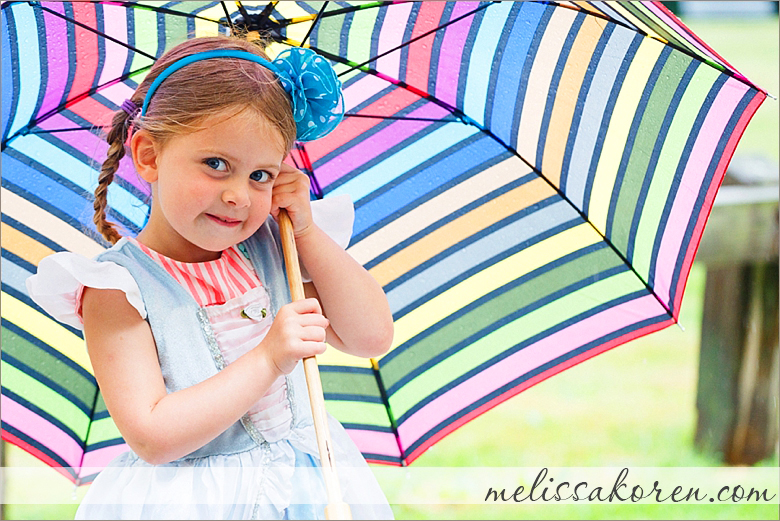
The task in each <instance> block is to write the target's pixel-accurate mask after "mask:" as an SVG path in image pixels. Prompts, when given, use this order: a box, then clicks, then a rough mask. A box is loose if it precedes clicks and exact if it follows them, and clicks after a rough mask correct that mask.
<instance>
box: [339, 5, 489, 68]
mask: <svg viewBox="0 0 780 521" xmlns="http://www.w3.org/2000/svg"><path fill="white" fill-rule="evenodd" d="M492 3H495V1H494V2H492ZM492 3H490V4H487V3H486V4H482V5H481V6H479V7H477V8H476V9H474V10H473V11H469V12H468V13H465V14H463V15H461V16H459V17H457V18H455V19H454V20H449V21H448V22H447V23H444V24H442V25H440V26H438V27H434V28H433V29H431V30H430V31H426V32H424V33H422V34H420V35H417V36H415V37H414V38H412V39H411V40H409V41H406V42H404V43H402V44H401V45H398V46H396V47H393V48H392V49H388V50H387V51H385V52H383V53H381V54H377V55H376V56H374V57H373V58H369V59H368V60H366V61H364V62H363V63H360V64H358V65H353V66H352V67H351V68H350V69H347V70H346V71H343V72H340V73H339V74H338V75H339V76H344V75H345V74H348V73H350V72H352V71H354V70H355V69H360V68H361V67H363V66H364V65H367V64H369V63H371V62H373V61H376V60H378V59H379V58H381V57H383V56H387V55H388V54H390V53H392V52H395V51H397V50H399V49H402V48H404V47H406V46H408V45H411V44H413V43H414V42H416V41H417V40H420V39H421V38H425V37H426V36H430V35H431V34H433V33H435V32H437V31H439V30H440V29H444V28H445V27H447V26H448V25H451V24H454V23H455V22H459V21H460V20H463V19H464V18H466V17H467V16H471V15H473V14H474V13H477V12H479V11H481V10H483V9H485V8H487V7H488V6H490V5H492Z"/></svg>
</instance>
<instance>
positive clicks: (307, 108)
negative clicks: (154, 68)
mask: <svg viewBox="0 0 780 521" xmlns="http://www.w3.org/2000/svg"><path fill="white" fill-rule="evenodd" d="M212 58H238V59H240V60H247V61H251V62H255V63H259V64H260V65H262V66H263V67H265V68H267V69H268V70H270V71H271V72H273V73H274V74H275V75H276V77H277V78H278V79H279V81H280V82H281V84H282V87H283V88H284V90H285V92H287V94H288V95H289V96H290V104H291V106H292V112H293V118H294V119H295V124H296V128H297V135H296V139H297V140H298V141H312V140H314V139H319V138H321V137H323V136H326V135H327V134H329V133H330V132H331V131H332V130H333V129H335V128H336V126H337V125H338V124H339V123H340V122H341V119H342V118H343V117H344V97H343V96H342V94H341V81H339V79H338V77H337V76H336V73H335V72H334V70H333V67H331V65H330V63H328V61H327V60H325V59H324V58H322V57H321V56H319V55H318V54H317V53H315V52H314V51H312V50H311V49H301V48H295V49H287V50H285V51H282V52H281V53H279V55H278V56H277V57H276V59H275V60H274V61H272V62H269V61H268V60H266V59H264V58H262V57H261V56H258V55H256V54H253V53H251V52H247V51H235V50H229V49H223V50H215V51H204V52H199V53H196V54H191V55H189V56H185V57H184V58H181V59H179V60H176V61H175V62H173V63H172V64H170V65H169V66H168V67H166V69H165V70H164V71H162V72H161V73H160V74H159V75H158V76H157V77H156V78H155V79H154V81H153V82H152V84H151V86H150V87H149V90H148V91H147V92H146V97H145V98H144V103H143V106H142V107H141V116H144V115H146V109H147V108H148V106H149V102H150V100H151V99H152V96H154V92H155V91H156V90H157V88H158V87H159V86H160V84H161V83H162V82H163V81H165V79H166V78H167V77H168V76H170V75H171V74H173V73H174V72H176V71H178V70H179V69H181V68H182V67H186V66H187V65H189V64H191V63H194V62H197V61H201V60H210V59H212Z"/></svg>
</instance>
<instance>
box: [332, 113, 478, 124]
mask: <svg viewBox="0 0 780 521" xmlns="http://www.w3.org/2000/svg"><path fill="white" fill-rule="evenodd" d="M344 116H345V117H346V116H348V117H352V118H368V119H393V120H398V121H432V122H435V123H440V122H445V123H446V122H448V121H449V122H456V123H457V122H461V121H462V120H460V119H443V118H440V119H436V118H418V117H406V116H380V115H377V114H352V113H350V112H347V113H345V114H344Z"/></svg>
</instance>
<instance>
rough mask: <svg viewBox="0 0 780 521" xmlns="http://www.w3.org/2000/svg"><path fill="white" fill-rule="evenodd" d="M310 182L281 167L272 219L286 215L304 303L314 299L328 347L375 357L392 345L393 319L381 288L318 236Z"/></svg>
mask: <svg viewBox="0 0 780 521" xmlns="http://www.w3.org/2000/svg"><path fill="white" fill-rule="evenodd" d="M309 186H310V182H309V177H308V176H307V175H306V174H304V173H303V172H301V171H300V170H298V169H296V168H294V167H292V166H290V165H289V164H287V163H282V165H281V168H280V170H279V176H278V177H277V178H276V180H275V181H274V187H273V204H272V208H271V215H273V216H274V217H277V216H278V213H279V209H280V208H285V209H286V210H287V213H288V214H289V215H290V220H291V221H292V224H293V233H294V234H295V244H296V246H297V248H298V256H299V257H300V259H301V262H302V263H303V265H304V266H306V271H308V272H309V276H310V277H311V279H312V282H311V283H309V284H305V285H304V289H305V291H306V296H307V297H314V298H317V299H318V300H319V301H320V303H321V304H322V308H323V312H324V314H325V316H326V317H328V320H330V323H331V327H329V328H328V329H327V342H328V343H329V344H330V345H332V346H333V347H335V348H337V349H340V350H341V351H344V352H346V353H350V354H353V355H357V356H363V357H377V356H380V355H382V354H384V353H386V352H387V350H388V349H390V346H391V344H392V342H393V316H392V313H390V305H389V304H388V303H387V297H386V296H385V294H384V292H383V291H382V288H381V287H380V286H379V284H378V283H377V281H376V280H374V278H373V277H372V276H371V274H369V273H368V272H367V271H366V270H365V268H363V266H361V265H360V264H359V263H358V262H357V261H355V259H353V258H352V257H351V256H350V255H349V254H348V253H347V252H346V251H344V249H343V248H342V247H341V246H339V245H338V244H336V242H335V241H333V239H331V238H330V237H329V236H328V235H327V234H326V233H325V232H323V231H322V230H321V229H320V228H319V227H318V226H317V225H316V224H314V222H313V220H312V217H311V204H310V202H309Z"/></svg>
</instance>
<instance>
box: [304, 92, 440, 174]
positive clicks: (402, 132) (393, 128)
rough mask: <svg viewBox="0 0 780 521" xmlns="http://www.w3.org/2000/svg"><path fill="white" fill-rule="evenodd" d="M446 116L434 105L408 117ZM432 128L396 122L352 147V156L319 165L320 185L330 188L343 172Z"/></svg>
mask: <svg viewBox="0 0 780 521" xmlns="http://www.w3.org/2000/svg"><path fill="white" fill-rule="evenodd" d="M446 114H447V111H446V110H445V109H443V108H441V107H438V106H436V105H434V104H432V103H431V104H427V105H423V106H422V107H420V108H418V109H416V110H414V111H412V112H410V113H409V114H408V117H410V118H414V117H421V118H440V117H443V116H444V115H446ZM430 125H433V123H431V122H430V121H396V122H395V123H392V124H390V125H388V126H386V127H385V128H383V129H382V130H380V131H379V132H377V133H376V134H374V135H373V136H371V137H370V138H368V139H365V140H363V141H361V142H360V143H358V144H356V145H355V146H354V147H352V148H350V149H349V154H341V155H338V156H336V157H334V158H333V159H331V160H330V161H328V162H327V163H324V164H322V165H320V166H319V167H318V170H317V180H318V181H319V182H320V185H321V186H327V185H329V184H331V183H333V182H334V181H336V180H338V179H339V178H341V176H343V175H344V172H347V171H351V170H355V169H357V168H359V167H361V166H362V165H364V164H365V163H367V162H369V161H371V160H372V159H374V158H375V157H376V156H377V155H379V154H380V153H382V152H383V151H385V150H388V149H390V148H391V147H393V146H394V145H396V144H398V143H400V142H401V141H403V140H404V139H407V138H409V137H410V136H413V135H414V134H416V133H418V132H420V131H422V130H423V129H424V128H426V127H428V126H430ZM377 143H382V148H380V147H378V146H377Z"/></svg>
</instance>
